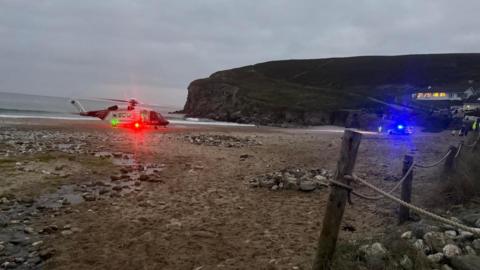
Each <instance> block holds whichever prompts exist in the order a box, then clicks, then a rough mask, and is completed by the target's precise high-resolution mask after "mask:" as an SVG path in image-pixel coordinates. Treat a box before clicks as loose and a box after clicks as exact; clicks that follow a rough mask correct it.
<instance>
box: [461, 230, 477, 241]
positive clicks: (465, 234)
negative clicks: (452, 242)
mask: <svg viewBox="0 0 480 270" xmlns="http://www.w3.org/2000/svg"><path fill="white" fill-rule="evenodd" d="M473 236H474V235H473V233H471V232H467V231H460V235H459V236H458V238H459V239H460V240H463V241H465V240H470V239H473Z"/></svg>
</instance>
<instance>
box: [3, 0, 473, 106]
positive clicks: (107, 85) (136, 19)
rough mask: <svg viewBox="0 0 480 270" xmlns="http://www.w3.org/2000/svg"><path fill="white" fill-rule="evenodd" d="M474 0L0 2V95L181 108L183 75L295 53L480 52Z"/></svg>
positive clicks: (298, 55)
mask: <svg viewBox="0 0 480 270" xmlns="http://www.w3.org/2000/svg"><path fill="white" fill-rule="evenodd" d="M479 10H480V1H478V0H471V1H466V0H465V1H449V0H443V1H442V0H432V1H419V0H417V1H414V0H412V1H408V0H402V1H398V0H395V1H388V0H378V1H373V0H370V1H361V0H351V1H331V0H327V1H320V0H312V1H301V0H298V1H294V0H292V1H287V0H266V1H262V0H251V1H249V0H242V1H234V0H231V1H227V0H223V1H222V0H192V1H181V0H177V1H174V0H172V1H160V0H155V1H154V0H152V1H148V0H137V1H133V0H132V1H127V0H117V1H113V0H111V1H108V0H71V1H67V0H51V1H50V0H48V1H47V0H44V1H42V0H29V1H23V0H0V92H17V93H32V94H44V95H55V96H77V97H112V98H121V97H122V98H123V97H137V98H139V99H140V100H144V101H145V100H146V101H148V102H151V103H155V104H162V105H178V106H181V105H183V103H184V101H185V98H186V95H187V86H188V84H189V83H190V81H192V80H194V79H197V78H202V77H207V76H209V75H210V74H211V73H213V72H215V71H217V70H221V69H227V68H233V67H238V66H244V65H249V64H254V63H258V62H264V61H269V60H280V59H293V58H323V57H332V56H354V55H392V54H410V53H444V52H479V51H480V50H479V46H480V19H479V16H480V15H479Z"/></svg>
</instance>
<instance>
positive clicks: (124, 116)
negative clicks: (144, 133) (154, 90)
mask: <svg viewBox="0 0 480 270" xmlns="http://www.w3.org/2000/svg"><path fill="white" fill-rule="evenodd" d="M103 100H108V101H113V102H121V103H126V105H123V106H119V105H113V106H110V107H108V108H107V109H104V110H97V111H87V110H85V108H84V107H83V106H82V104H81V103H80V102H79V101H78V100H71V101H70V103H71V104H72V105H73V106H75V108H76V109H77V110H78V111H79V114H80V115H82V116H90V117H97V118H100V119H101V120H104V121H107V122H109V123H110V125H112V127H126V128H133V129H142V128H146V127H154V128H158V127H166V126H167V125H168V124H169V123H170V122H169V121H168V120H167V119H165V118H164V117H163V116H162V115H161V114H160V113H159V112H156V111H155V110H153V109H151V108H147V107H144V106H139V105H143V104H140V102H138V100H136V99H133V98H132V99H129V100H123V99H103Z"/></svg>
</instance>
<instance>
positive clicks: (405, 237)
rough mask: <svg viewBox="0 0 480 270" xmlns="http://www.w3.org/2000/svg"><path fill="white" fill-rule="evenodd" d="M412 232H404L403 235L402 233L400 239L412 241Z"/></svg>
mask: <svg viewBox="0 0 480 270" xmlns="http://www.w3.org/2000/svg"><path fill="white" fill-rule="evenodd" d="M412 236H413V234H412V231H406V232H404V233H402V236H400V237H401V238H402V239H407V240H408V239H412Z"/></svg>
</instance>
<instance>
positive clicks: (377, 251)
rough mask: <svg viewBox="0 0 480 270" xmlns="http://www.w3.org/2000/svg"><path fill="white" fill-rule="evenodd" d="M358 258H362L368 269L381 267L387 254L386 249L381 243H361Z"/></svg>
mask: <svg viewBox="0 0 480 270" xmlns="http://www.w3.org/2000/svg"><path fill="white" fill-rule="evenodd" d="M359 253H360V258H362V259H363V260H364V261H365V262H366V263H367V265H368V266H369V269H383V268H384V265H385V261H384V260H385V258H386V256H387V254H388V251H387V249H385V247H384V246H383V245H382V244H381V243H378V242H377V243H373V244H372V245H363V246H361V247H360V248H359Z"/></svg>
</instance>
